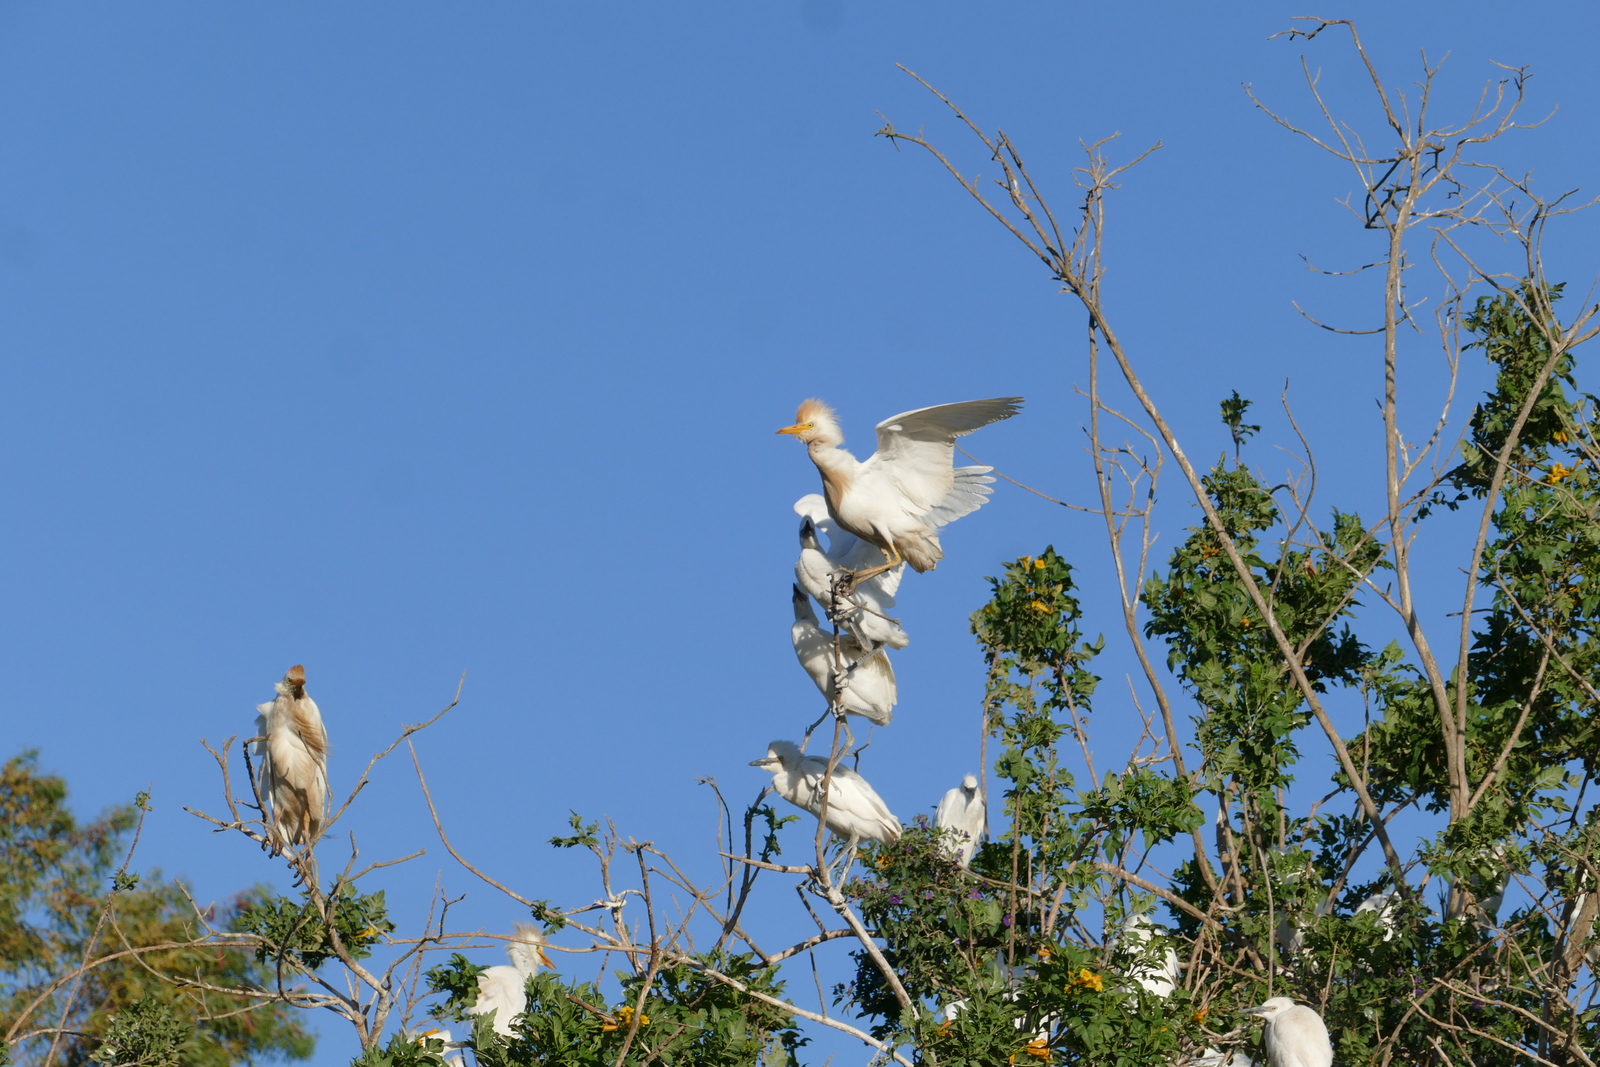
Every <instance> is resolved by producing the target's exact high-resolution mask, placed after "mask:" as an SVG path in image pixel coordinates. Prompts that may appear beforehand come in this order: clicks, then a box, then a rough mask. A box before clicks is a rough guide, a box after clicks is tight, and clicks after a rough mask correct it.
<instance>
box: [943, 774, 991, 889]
mask: <svg viewBox="0 0 1600 1067" xmlns="http://www.w3.org/2000/svg"><path fill="white" fill-rule="evenodd" d="M933 825H935V826H937V827H938V828H939V829H941V830H951V831H954V833H951V834H948V835H946V837H945V839H944V847H945V851H946V852H948V853H949V854H950V856H951V857H952V858H953V859H959V860H960V861H961V866H963V867H965V866H966V865H967V864H969V863H971V862H972V854H973V853H974V852H976V851H977V850H978V843H979V842H980V841H982V840H983V839H984V838H985V837H986V836H988V835H987V833H986V831H987V830H988V828H989V820H988V818H987V816H986V813H985V812H984V807H983V796H982V795H981V794H980V793H979V792H978V777H977V775H974V774H969V775H967V776H966V777H965V778H963V779H961V784H960V785H958V786H956V787H955V788H954V789H952V790H950V791H949V792H948V793H946V794H945V795H944V799H942V800H940V801H939V807H938V808H937V809H935V811H934V813H933Z"/></svg>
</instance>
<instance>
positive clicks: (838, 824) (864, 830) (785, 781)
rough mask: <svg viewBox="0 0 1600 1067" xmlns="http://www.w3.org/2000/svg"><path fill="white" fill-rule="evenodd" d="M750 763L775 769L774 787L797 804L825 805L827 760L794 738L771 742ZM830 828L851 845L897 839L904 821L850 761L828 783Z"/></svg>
mask: <svg viewBox="0 0 1600 1067" xmlns="http://www.w3.org/2000/svg"><path fill="white" fill-rule="evenodd" d="M750 766H752V767H761V768H763V769H765V770H769V771H771V772H772V789H773V791H774V792H776V793H777V794H778V795H779V796H780V797H782V798H783V799H785V800H787V801H788V802H789V803H791V804H793V805H794V806H795V807H797V808H803V809H805V810H806V811H809V812H810V813H811V814H813V815H815V814H817V813H818V812H820V811H821V810H822V781H823V778H824V776H825V775H826V774H827V773H828V761H827V760H826V759H824V758H823V757H821V756H805V755H802V754H801V752H800V747H799V746H798V745H796V744H795V743H794V742H793V741H774V742H772V743H771V744H770V745H768V746H767V755H766V758H765V759H758V760H751V761H750ZM827 824H828V829H830V830H832V831H833V832H834V833H835V834H837V835H838V836H840V837H842V838H845V839H846V840H847V841H848V842H849V843H850V844H852V845H853V844H854V843H855V842H857V841H882V842H884V843H885V844H893V843H894V842H895V841H896V840H898V839H899V837H900V820H899V819H897V818H895V816H894V813H893V812H892V811H890V810H889V806H888V805H887V804H885V803H884V802H883V798H882V797H880V796H878V794H877V792H876V791H875V790H874V789H873V788H872V786H870V785H868V784H867V780H866V779H865V778H863V777H861V775H859V774H857V773H856V772H855V771H852V770H851V769H850V768H848V767H845V766H838V767H835V768H834V769H833V778H832V780H831V781H829V783H828V819H827Z"/></svg>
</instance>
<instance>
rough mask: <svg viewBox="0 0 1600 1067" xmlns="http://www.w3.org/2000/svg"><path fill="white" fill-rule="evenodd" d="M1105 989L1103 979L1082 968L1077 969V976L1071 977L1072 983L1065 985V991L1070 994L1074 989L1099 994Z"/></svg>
mask: <svg viewBox="0 0 1600 1067" xmlns="http://www.w3.org/2000/svg"><path fill="white" fill-rule="evenodd" d="M1105 987H1106V983H1105V980H1104V979H1103V978H1101V977H1100V976H1099V975H1098V974H1095V973H1094V972H1093V971H1091V970H1089V968H1087V967H1083V968H1080V969H1079V971H1078V973H1077V974H1075V975H1073V976H1072V981H1070V982H1068V983H1067V985H1066V989H1065V991H1066V992H1068V993H1070V992H1072V991H1073V990H1074V989H1088V990H1091V991H1093V992H1095V993H1099V992H1102V991H1103V990H1104V989H1105Z"/></svg>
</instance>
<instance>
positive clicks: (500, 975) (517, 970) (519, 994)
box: [467, 923, 555, 1037]
mask: <svg viewBox="0 0 1600 1067" xmlns="http://www.w3.org/2000/svg"><path fill="white" fill-rule="evenodd" d="M513 929H514V931H515V933H516V937H515V938H514V939H513V940H511V941H509V942H507V943H506V956H507V957H509V958H510V960H511V966H509V967H507V966H506V965H505V964H503V963H502V964H500V965H499V966H497V967H490V968H489V969H488V970H486V971H484V972H483V973H482V974H480V975H478V999H477V1001H476V1002H475V1003H474V1004H473V1005H472V1007H470V1008H468V1009H467V1011H469V1012H471V1013H472V1014H473V1015H488V1014H489V1013H490V1012H494V1017H493V1024H494V1032H495V1033H497V1034H499V1035H500V1036H501V1037H510V1036H512V1034H511V1023H512V1021H513V1020H515V1019H516V1017H517V1016H519V1015H521V1014H522V1013H523V1012H525V1011H527V1010H528V979H529V978H532V977H533V976H534V975H535V974H537V973H538V971H539V965H540V964H544V966H545V967H547V968H549V969H550V970H552V971H553V970H555V964H553V963H551V962H550V957H549V956H546V955H545V954H544V935H543V934H541V933H540V932H539V931H538V930H537V929H535V928H534V927H532V926H530V925H528V924H527V923H517V924H516V926H515V927H514V928H513Z"/></svg>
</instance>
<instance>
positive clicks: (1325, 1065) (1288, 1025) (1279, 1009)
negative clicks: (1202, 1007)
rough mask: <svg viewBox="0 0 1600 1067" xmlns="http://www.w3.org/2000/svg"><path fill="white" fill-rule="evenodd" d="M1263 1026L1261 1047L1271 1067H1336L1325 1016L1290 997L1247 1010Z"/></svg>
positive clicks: (1247, 1013)
mask: <svg viewBox="0 0 1600 1067" xmlns="http://www.w3.org/2000/svg"><path fill="white" fill-rule="evenodd" d="M1244 1013H1245V1014H1246V1015H1259V1016H1261V1019H1262V1021H1263V1022H1264V1023H1266V1027H1265V1029H1264V1030H1263V1031H1262V1035H1261V1044H1262V1045H1263V1046H1264V1047H1265V1048H1266V1051H1267V1063H1268V1064H1269V1065H1270V1067H1333V1042H1332V1041H1331V1040H1329V1038H1328V1028H1327V1026H1325V1025H1324V1024H1323V1022H1322V1016H1320V1015H1318V1014H1317V1013H1316V1012H1315V1011H1313V1010H1312V1009H1310V1008H1308V1007H1306V1006H1305V1005H1304V1004H1296V1003H1295V1002H1294V1001H1292V1000H1290V999H1289V998H1288V997H1273V998H1272V999H1271V1000H1268V1001H1267V1002H1266V1003H1264V1004H1257V1005H1256V1006H1255V1007H1253V1008H1246V1009H1244Z"/></svg>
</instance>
